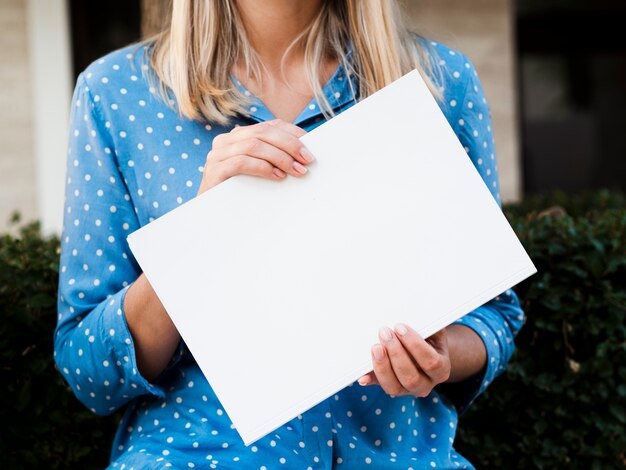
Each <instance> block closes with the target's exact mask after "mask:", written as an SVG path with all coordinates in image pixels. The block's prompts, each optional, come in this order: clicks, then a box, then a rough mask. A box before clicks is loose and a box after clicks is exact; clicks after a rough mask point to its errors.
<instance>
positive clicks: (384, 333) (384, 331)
mask: <svg viewBox="0 0 626 470" xmlns="http://www.w3.org/2000/svg"><path fill="white" fill-rule="evenodd" d="M378 334H379V336H380V338H381V339H382V340H383V341H385V342H387V341H391V338H392V333H391V330H390V329H389V328H387V327H386V326H383V327H382V328H381V329H380V330H378Z"/></svg>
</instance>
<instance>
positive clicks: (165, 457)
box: [54, 41, 524, 470]
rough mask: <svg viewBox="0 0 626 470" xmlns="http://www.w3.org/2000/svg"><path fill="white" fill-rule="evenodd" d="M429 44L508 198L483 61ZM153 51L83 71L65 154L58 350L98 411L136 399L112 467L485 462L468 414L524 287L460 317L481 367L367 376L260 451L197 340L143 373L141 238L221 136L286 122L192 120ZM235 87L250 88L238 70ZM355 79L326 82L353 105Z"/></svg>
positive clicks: (472, 138) (473, 144)
mask: <svg viewBox="0 0 626 470" xmlns="http://www.w3.org/2000/svg"><path fill="white" fill-rule="evenodd" d="M424 44H425V46H427V47H428V48H429V50H430V54H431V57H432V58H433V59H434V60H435V61H437V62H438V63H439V64H440V66H441V69H442V71H443V78H444V81H443V100H442V101H441V103H440V106H441V109H442V111H443V112H444V113H445V115H446V117H447V119H448V121H449V123H450V125H451V126H452V128H453V129H454V131H455V132H456V134H457V135H458V138H459V139H460V140H461V142H462V144H463V145H464V146H465V150H466V151H467V154H468V156H469V158H470V159H471V161H472V162H473V164H474V165H475V167H476V169H477V170H478V171H479V172H480V175H481V176H482V177H483V179H484V181H485V184H486V185H487V186H488V187H489V189H490V191H491V193H492V194H493V197H494V198H495V199H496V200H497V201H498V203H500V199H499V188H498V175H497V167H496V159H495V156H494V142H493V133H492V129H491V121H490V114H489V108H488V105H487V102H486V100H485V97H484V94H483V90H482V88H481V84H480V81H479V79H478V77H477V75H476V71H475V70H474V67H473V65H472V63H471V62H470V61H469V60H468V58H467V57H466V56H464V55H463V54H461V53H459V52H457V51H455V50H452V49H450V48H448V47H446V46H445V45H443V44H437V43H434V42H426V41H424ZM145 48H146V46H145V45H137V44H134V45H131V46H127V47H125V48H122V49H119V50H116V51H113V52H111V53H109V54H108V55H106V56H104V57H102V58H101V59H99V60H96V61H95V62H93V63H92V64H91V65H89V66H88V67H87V68H86V69H85V70H84V71H83V72H82V73H80V75H79V76H78V78H77V81H76V86H75V90H74V94H73V98H72V109H71V117H70V133H69V139H70V140H69V144H68V152H67V179H66V194H65V207H64V225H63V233H62V245H61V257H60V277H59V286H58V294H59V296H58V324H57V327H56V330H55V350H54V357H55V361H56V364H57V365H58V368H59V370H60V372H61V373H62V374H63V377H64V378H65V380H67V383H68V384H69V385H70V387H71V389H72V390H73V392H74V393H75V394H76V396H77V397H78V399H79V400H80V401H81V402H82V403H84V404H85V406H87V407H88V408H89V409H90V410H92V411H93V412H94V413H97V414H101V415H105V414H109V413H112V412H114V411H116V410H119V409H120V408H122V407H126V408H125V413H124V417H123V420H122V422H121V424H120V426H119V429H118V431H117V434H116V436H115V442H114V445H113V449H112V451H111V463H110V468H118V469H126V470H129V469H145V468H150V469H160V468H177V469H181V468H227V469H266V470H268V469H277V468H287V469H330V468H349V469H363V468H374V469H405V470H406V469H411V468H413V469H424V468H473V467H472V465H471V463H469V462H468V461H467V460H466V459H465V458H464V457H463V456H461V455H459V453H457V452H456V451H455V449H454V447H453V444H454V436H455V433H456V428H457V419H458V416H459V414H461V413H462V412H463V411H464V410H465V409H466V408H467V407H468V406H469V404H470V403H471V402H472V401H473V400H474V399H475V398H476V397H477V396H478V395H479V394H480V393H482V392H483V391H484V390H485V389H486V387H487V386H488V385H489V384H490V383H491V382H492V381H493V380H494V378H495V377H496V376H497V375H499V374H500V373H502V372H503V371H504V370H505V368H506V366H507V363H508V361H509V358H510V356H511V354H512V352H513V349H514V343H513V338H514V336H515V335H516V333H517V332H518V330H519V329H520V327H521V326H522V323H523V320H524V313H523V311H522V309H521V307H520V303H519V300H518V298H517V296H516V295H515V293H514V291H512V290H508V291H507V292H504V293H502V294H501V295H499V296H498V297H496V298H494V299H492V300H491V301H489V302H487V303H486V304H484V305H483V306H481V307H479V308H477V309H476V310H474V311H472V312H469V313H468V314H467V315H465V316H464V317H463V318H461V319H460V320H459V321H458V322H457V323H460V324H463V325H466V326H468V327H469V328H472V329H473V330H475V331H476V332H477V333H478V335H480V337H481V338H482V339H483V341H484V343H485V346H486V349H487V353H488V361H487V367H486V369H485V370H484V371H483V372H482V373H481V374H480V376H478V377H475V378H474V379H470V380H467V381H465V382H463V383H457V384H442V385H440V386H438V387H437V388H436V389H435V390H434V391H433V392H432V393H431V394H430V395H429V396H428V397H426V398H414V397H396V398H391V397H389V396H388V395H387V394H386V393H384V392H383V391H382V389H381V388H380V387H379V386H369V387H361V386H360V385H359V384H358V383H354V384H352V385H350V386H348V387H346V388H345V389H343V390H341V391H340V392H339V393H337V394H336V395H334V396H332V397H330V398H328V399H327V400H325V401H323V402H322V403H320V404H319V405H317V406H315V407H314V408H312V409H311V410H309V411H307V412H306V413H303V414H302V415H300V416H298V417H297V418H294V419H293V420H291V421H289V422H288V423H286V424H285V425H283V426H281V427H280V428H278V429H276V430H275V431H274V432H272V433H270V434H269V435H267V436H266V437H264V438H262V439H260V440H259V441H257V442H256V443H254V445H250V446H248V447H246V446H245V445H244V444H243V442H242V441H241V439H240V437H239V435H238V434H237V432H236V430H235V429H234V428H233V426H232V423H231V421H230V420H229V418H228V416H227V415H226V413H225V412H224V411H223V410H222V408H221V406H220V402H219V401H218V399H217V398H216V396H215V394H214V393H213V390H212V389H211V386H210V385H209V383H208V382H207V381H206V379H205V378H204V376H203V375H202V373H201V372H200V369H199V368H198V366H197V364H196V362H195V361H194V359H193V357H192V356H191V354H190V353H189V351H188V349H187V348H186V347H185V344H184V342H183V341H181V343H180V345H179V347H178V349H177V352H176V353H175V355H174V356H173V357H172V360H171V361H170V363H169V364H168V366H167V368H166V369H165V371H164V372H163V373H162V374H161V375H160V376H159V377H158V378H157V379H156V380H154V381H148V380H146V378H144V377H143V376H142V375H141V374H140V372H139V370H138V369H137V362H136V358H135V352H134V348H133V338H132V336H131V334H130V332H129V329H128V325H127V323H126V320H125V317H124V309H123V303H122V301H123V298H124V295H125V294H126V291H127V289H128V287H129V286H130V284H132V282H133V281H134V280H135V279H136V278H137V277H138V276H139V274H140V272H141V271H140V268H139V266H138V265H137V262H136V261H135V259H134V258H133V256H132V254H131V252H130V250H129V248H128V245H127V243H126V237H127V235H129V234H130V233H131V232H133V231H134V230H137V229H138V228H140V227H141V226H143V225H145V224H147V223H149V222H150V221H152V220H154V219H156V218H158V217H160V216H162V215H163V214H165V213H166V212H168V211H170V210H172V209H175V208H176V207H178V206H180V205H181V204H183V203H184V202H186V201H189V200H190V199H192V198H193V197H194V196H195V195H196V193H197V190H198V185H199V183H200V180H201V178H202V170H203V164H204V162H205V159H206V155H207V153H208V152H209V150H210V149H211V142H212V140H213V138H214V137H215V136H216V135H218V134H220V133H222V132H227V131H229V130H230V129H231V128H232V126H234V125H235V124H239V125H250V124H254V123H256V122H261V121H265V120H269V119H273V116H272V114H271V112H270V111H269V110H268V109H267V108H266V107H265V106H264V105H263V103H262V102H261V101H260V100H259V99H258V98H256V97H254V96H251V97H252V98H253V99H254V100H255V103H254V105H253V106H251V107H250V109H249V114H248V115H245V116H244V115H242V116H238V117H237V118H236V119H234V120H233V122H232V124H231V125H230V126H226V127H223V126H218V125H214V124H213V123H207V122H198V121H192V120H188V119H186V118H179V116H178V113H177V112H175V111H174V110H172V109H171V108H170V107H168V106H167V104H166V103H165V102H164V101H163V100H160V99H158V98H157V96H156V90H155V89H154V88H152V87H151V86H150V84H149V82H148V81H147V80H146V79H144V72H147V71H149V66H148V65H147V64H146V62H145V59H144V58H143V52H144V50H145ZM233 85H234V86H237V87H239V88H240V89H241V90H242V91H244V93H246V94H248V95H250V94H249V92H248V91H247V90H246V89H245V88H244V86H243V85H242V84H241V83H239V82H237V81H236V79H234V78H233ZM356 89H357V83H356V81H355V77H354V76H352V75H348V74H347V71H346V70H345V69H344V67H342V66H341V65H339V66H338V68H337V69H336V71H335V72H334V74H333V75H332V77H331V78H330V79H329V80H328V81H327V82H326V84H325V85H324V87H323V92H324V94H325V96H326V98H327V99H328V101H329V102H330V104H331V105H332V107H333V109H334V110H335V112H337V113H340V112H342V111H343V110H345V109H347V108H349V107H350V106H352V105H353V104H354V103H355V100H354V92H353V90H356ZM172 103H174V101H173V102H172ZM324 119H325V118H324V117H323V115H322V114H321V112H320V109H319V106H318V103H317V101H316V100H315V99H313V100H312V101H311V102H310V103H309V104H308V105H307V106H306V107H305V108H304V109H303V110H302V112H301V114H300V116H299V117H298V118H297V119H296V120H295V124H296V125H298V126H300V127H302V128H304V129H305V130H307V131H310V130H311V129H313V128H315V127H316V126H318V125H320V124H321V123H322V122H324ZM250 393H254V387H253V386H251V388H250Z"/></svg>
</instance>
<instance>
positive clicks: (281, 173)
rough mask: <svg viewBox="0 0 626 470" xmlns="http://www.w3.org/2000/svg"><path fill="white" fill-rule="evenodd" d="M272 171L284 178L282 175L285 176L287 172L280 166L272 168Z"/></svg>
mask: <svg viewBox="0 0 626 470" xmlns="http://www.w3.org/2000/svg"><path fill="white" fill-rule="evenodd" d="M272 173H274V174H275V175H276V176H278V177H279V178H282V177H284V176H285V175H286V173H285V172H284V171H283V170H281V169H280V168H274V169H273V170H272Z"/></svg>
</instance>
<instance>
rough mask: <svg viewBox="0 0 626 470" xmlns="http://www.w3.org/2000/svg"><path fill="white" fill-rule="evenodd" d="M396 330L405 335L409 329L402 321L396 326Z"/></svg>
mask: <svg viewBox="0 0 626 470" xmlns="http://www.w3.org/2000/svg"><path fill="white" fill-rule="evenodd" d="M394 330H396V333H398V334H399V335H400V336H404V335H406V334H407V332H408V330H407V329H406V326H405V325H403V324H402V323H398V324H397V325H396V326H395V327H394Z"/></svg>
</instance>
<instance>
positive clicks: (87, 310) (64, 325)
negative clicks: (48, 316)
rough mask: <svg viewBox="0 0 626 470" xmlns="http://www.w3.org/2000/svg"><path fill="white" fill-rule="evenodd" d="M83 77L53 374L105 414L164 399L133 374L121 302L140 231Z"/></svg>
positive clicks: (77, 93)
mask: <svg viewBox="0 0 626 470" xmlns="http://www.w3.org/2000/svg"><path fill="white" fill-rule="evenodd" d="M109 126H110V123H108V122H106V121H105V120H103V119H101V118H100V112H99V108H98V98H97V95H96V99H95V100H94V96H93V95H92V93H91V91H90V89H89V86H88V84H87V81H86V79H85V77H84V74H81V75H79V77H78V79H77V82H76V87H75V89H74V94H73V97H72V108H71V115H70V135H69V144H68V154H67V172H66V178H67V179H66V186H65V187H66V190H65V204H64V209H65V212H64V223H63V232H62V238H61V254H60V267H59V284H58V322H57V326H56V329H55V333H54V358H55V362H56V364H57V367H58V368H59V370H60V371H61V373H62V375H63V377H64V378H65V379H66V381H67V383H68V384H69V385H70V387H71V389H72V390H73V392H74V393H75V394H76V396H77V397H78V399H79V400H80V401H81V402H82V403H84V404H85V405H86V406H87V407H88V408H89V409H91V410H92V411H93V412H95V413H98V414H108V413H112V412H113V411H115V410H117V409H118V408H119V407H121V406H122V405H124V404H126V403H127V402H128V401H130V400H131V399H133V398H134V397H137V396H139V395H142V394H153V395H157V396H163V395H164V391H163V390H162V389H161V388H160V387H159V386H157V385H155V384H153V383H150V382H148V381H147V380H146V379H145V378H144V377H143V376H142V375H141V374H140V373H139V370H138V368H137V363H136V359H135V351H134V345H133V338H132V336H131V334H130V331H129V328H128V325H127V323H126V318H125V313H124V304H123V301H124V296H125V295H126V292H127V290H128V288H129V286H130V285H131V283H132V282H133V281H134V280H135V279H136V278H137V277H138V275H139V273H140V271H139V269H138V266H137V264H136V262H135V261H134V259H133V258H132V256H131V253H130V250H129V248H128V245H127V243H126V236H127V235H128V234H129V233H131V232H132V231H134V230H136V229H138V228H139V223H138V220H137V216H136V214H135V210H134V207H133V205H132V203H131V199H130V196H129V193H128V190H127V187H126V183H125V181H124V179H123V177H122V175H121V174H120V171H119V168H118V165H117V159H116V152H115V146H114V145H113V140H112V138H111V136H110V133H109V131H108V128H109Z"/></svg>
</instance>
